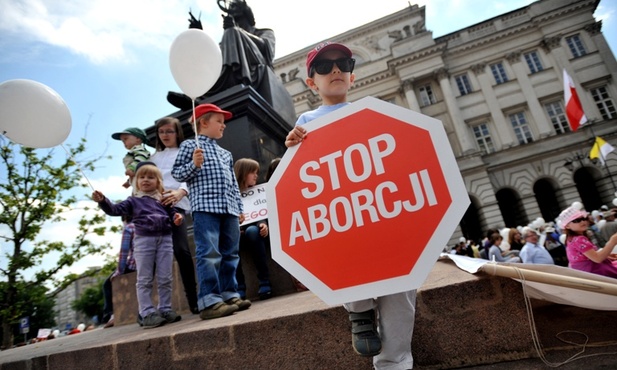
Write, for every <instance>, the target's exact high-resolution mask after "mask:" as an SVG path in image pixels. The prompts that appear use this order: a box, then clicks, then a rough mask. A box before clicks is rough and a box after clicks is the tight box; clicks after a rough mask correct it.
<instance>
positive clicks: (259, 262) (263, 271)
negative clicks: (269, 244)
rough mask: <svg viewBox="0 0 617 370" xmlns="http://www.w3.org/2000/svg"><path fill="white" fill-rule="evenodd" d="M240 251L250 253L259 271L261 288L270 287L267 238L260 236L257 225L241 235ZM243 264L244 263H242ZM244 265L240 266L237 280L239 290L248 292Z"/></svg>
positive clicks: (249, 227) (248, 228)
mask: <svg viewBox="0 0 617 370" xmlns="http://www.w3.org/2000/svg"><path fill="white" fill-rule="evenodd" d="M240 250H243V251H248V252H249V255H250V256H251V259H252V260H253V263H254V264H255V269H256V270H257V279H258V280H259V286H260V287H261V286H265V285H268V286H269V285H270V271H269V270H268V259H269V257H268V253H266V243H265V238H263V237H262V236H261V235H259V227H258V226H257V225H250V226H248V227H247V228H246V229H245V230H244V232H243V233H242V234H240ZM240 262H242V261H240ZM241 265H242V263H240V264H238V269H237V270H236V280H238V289H239V290H246V283H245V279H244V272H243V271H242V267H241Z"/></svg>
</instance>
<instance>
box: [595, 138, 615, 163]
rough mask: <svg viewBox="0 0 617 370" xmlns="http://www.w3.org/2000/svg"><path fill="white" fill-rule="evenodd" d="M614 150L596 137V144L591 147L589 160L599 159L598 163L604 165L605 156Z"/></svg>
mask: <svg viewBox="0 0 617 370" xmlns="http://www.w3.org/2000/svg"><path fill="white" fill-rule="evenodd" d="M614 150H615V148H613V146H612V145H611V144H609V143H607V142H606V141H604V139H602V138H601V137H599V136H596V142H595V143H593V147H592V148H591V151H590V152H589V158H590V159H595V158H600V163H602V165H604V164H605V163H606V156H607V155H608V154H609V153H610V152H612V151H614Z"/></svg>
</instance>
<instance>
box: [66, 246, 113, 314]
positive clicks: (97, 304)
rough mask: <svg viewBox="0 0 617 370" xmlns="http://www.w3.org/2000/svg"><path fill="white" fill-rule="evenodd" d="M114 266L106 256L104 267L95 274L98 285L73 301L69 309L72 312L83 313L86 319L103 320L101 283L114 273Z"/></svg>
mask: <svg viewBox="0 0 617 370" xmlns="http://www.w3.org/2000/svg"><path fill="white" fill-rule="evenodd" d="M116 264H117V263H116V261H115V260H114V259H113V258H111V256H107V260H106V263H105V265H104V266H103V268H101V269H100V270H99V272H98V273H97V276H98V277H99V282H98V284H96V285H93V286H91V287H89V288H87V289H85V290H84V291H83V292H82V293H81V296H80V297H79V298H77V299H76V300H75V301H73V303H72V304H71V307H73V309H74V310H76V311H78V312H81V313H83V314H84V315H86V317H94V316H95V315H96V316H98V318H99V319H102V318H103V305H104V304H105V298H104V296H103V282H104V281H105V279H107V277H109V275H111V274H112V273H113V272H114V270H115V269H116Z"/></svg>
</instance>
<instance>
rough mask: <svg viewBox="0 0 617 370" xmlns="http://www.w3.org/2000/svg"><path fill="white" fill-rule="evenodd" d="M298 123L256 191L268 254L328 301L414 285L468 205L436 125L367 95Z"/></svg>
mask: <svg viewBox="0 0 617 370" xmlns="http://www.w3.org/2000/svg"><path fill="white" fill-rule="evenodd" d="M304 127H306V129H307V130H308V132H309V133H308V136H307V139H306V140H305V141H304V142H303V143H302V144H300V145H297V146H295V147H292V148H290V149H288V150H287V152H286V153H285V155H284V156H283V158H282V160H281V163H280V164H279V166H278V168H277V170H276V171H275V173H274V175H273V177H272V178H271V179H270V182H269V185H268V186H267V188H266V189H267V190H266V191H267V198H268V213H269V220H268V221H269V225H270V237H271V244H272V256H273V258H274V259H275V260H276V261H277V262H278V263H279V264H280V265H281V266H283V268H285V269H286V270H287V271H288V272H289V273H291V274H292V275H293V276H295V277H296V278H297V279H298V280H300V281H301V282H302V283H303V284H304V285H306V286H307V287H308V288H309V289H310V290H311V291H312V292H313V293H315V294H317V296H319V297H320V298H321V299H322V300H323V301H324V302H326V303H328V304H331V305H334V304H340V303H345V302H352V301H356V300H360V299H366V298H372V297H378V296H383V295H388V294H394V293H399V292H402V291H407V290H411V289H417V288H419V287H420V285H422V283H423V282H424V280H425V279H426V277H427V276H428V274H429V272H430V271H431V269H432V267H433V265H434V264H435V261H436V260H437V258H438V257H439V254H440V253H441V252H442V251H443V249H444V247H445V246H446V245H447V242H448V240H449V239H450V237H451V235H452V233H453V232H454V230H455V229H456V227H457V225H458V223H459V222H460V220H461V218H462V217H463V215H464V213H465V211H466V210H467V207H468V206H469V197H468V195H467V190H466V189H465V186H464V183H463V179H462V177H461V173H460V171H459V169H458V166H457V163H456V160H455V158H454V154H453V153H452V148H451V147H450V144H449V142H448V138H447V136H446V133H445V130H444V128H443V124H442V123H441V122H440V121H438V120H436V119H433V118H431V117H428V116H424V115H421V114H419V113H416V112H413V111H410V110H408V109H405V108H401V107H398V106H396V105H393V104H390V103H386V102H384V101H381V100H379V99H375V98H371V97H367V98H364V99H361V100H359V101H357V102H355V103H353V104H350V105H348V106H346V107H343V108H341V109H338V110H336V111H335V112H333V113H330V114H328V115H326V116H323V117H321V118H319V119H316V120H314V121H312V122H310V123H308V124H306V125H305V126H304Z"/></svg>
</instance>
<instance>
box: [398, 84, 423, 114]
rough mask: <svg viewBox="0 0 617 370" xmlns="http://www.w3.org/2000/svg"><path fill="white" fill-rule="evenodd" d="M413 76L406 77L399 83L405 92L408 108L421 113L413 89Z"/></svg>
mask: <svg viewBox="0 0 617 370" xmlns="http://www.w3.org/2000/svg"><path fill="white" fill-rule="evenodd" d="M413 80H414V79H413V78H408V79H406V80H404V81H403V82H402V83H401V90H402V92H403V93H404V94H405V99H406V100H407V106H408V107H409V109H411V110H413V111H415V112H418V113H422V111H421V110H420V103H418V98H417V97H416V92H415V91H414V89H413Z"/></svg>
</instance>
